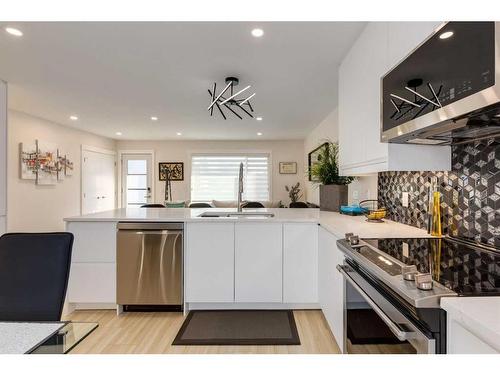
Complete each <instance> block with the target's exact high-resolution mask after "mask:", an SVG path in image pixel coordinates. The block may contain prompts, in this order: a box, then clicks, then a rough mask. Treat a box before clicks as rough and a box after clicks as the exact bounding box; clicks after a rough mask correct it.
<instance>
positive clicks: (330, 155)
mask: <svg viewBox="0 0 500 375" xmlns="http://www.w3.org/2000/svg"><path fill="white" fill-rule="evenodd" d="M338 154H339V145H338V144H337V143H333V142H330V141H328V142H325V143H323V144H322V145H321V146H320V147H318V148H317V149H315V150H313V151H312V152H310V153H309V180H310V181H312V182H313V183H315V184H319V185H320V186H319V196H320V198H319V201H320V203H319V207H320V210H322V211H334V212H339V210H340V207H341V206H342V205H346V204H347V185H348V184H350V183H351V182H352V181H353V180H354V177H344V176H339V168H338ZM313 159H314V160H313Z"/></svg>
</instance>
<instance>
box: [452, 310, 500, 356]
mask: <svg viewBox="0 0 500 375" xmlns="http://www.w3.org/2000/svg"><path fill="white" fill-rule="evenodd" d="M446 347H447V348H446V352H447V353H448V354H500V352H498V351H497V350H495V348H492V347H491V346H490V345H488V343H486V342H484V341H483V340H481V338H479V337H478V336H476V335H475V334H474V333H472V332H471V331H470V330H468V329H467V328H465V327H464V326H463V325H462V324H461V323H460V321H459V320H456V319H454V317H453V315H451V314H448V322H447V343H446Z"/></svg>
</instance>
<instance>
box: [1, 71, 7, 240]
mask: <svg viewBox="0 0 500 375" xmlns="http://www.w3.org/2000/svg"><path fill="white" fill-rule="evenodd" d="M6 216H7V83H5V82H4V81H1V80H0V235H1V234H2V233H4V232H5V231H6V230H7V227H6V219H7V217H6Z"/></svg>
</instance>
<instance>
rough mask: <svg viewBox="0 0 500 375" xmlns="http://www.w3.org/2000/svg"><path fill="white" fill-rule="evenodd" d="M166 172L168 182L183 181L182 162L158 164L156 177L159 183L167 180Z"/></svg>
mask: <svg viewBox="0 0 500 375" xmlns="http://www.w3.org/2000/svg"><path fill="white" fill-rule="evenodd" d="M167 171H168V172H169V173H170V181H184V163H183V162H167V163H158V176H159V178H160V181H166V180H167Z"/></svg>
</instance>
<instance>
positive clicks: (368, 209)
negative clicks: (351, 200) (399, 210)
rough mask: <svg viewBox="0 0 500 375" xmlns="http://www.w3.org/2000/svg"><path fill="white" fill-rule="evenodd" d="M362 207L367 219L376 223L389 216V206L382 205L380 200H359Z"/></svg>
mask: <svg viewBox="0 0 500 375" xmlns="http://www.w3.org/2000/svg"><path fill="white" fill-rule="evenodd" d="M359 205H360V207H362V208H363V209H364V210H365V216H366V220H367V221H370V222H374V223H382V222H383V220H382V219H383V218H385V217H386V216H387V208H385V207H380V205H379V202H378V200H376V199H367V200H364V201H361V202H359Z"/></svg>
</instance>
